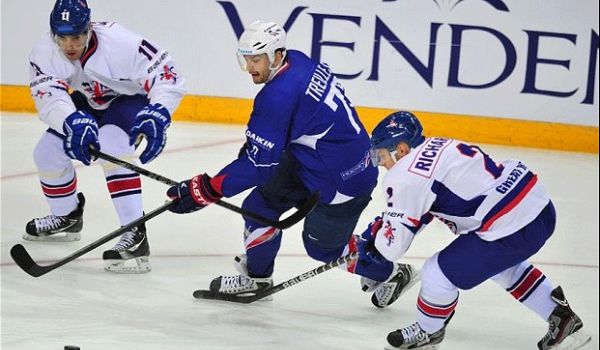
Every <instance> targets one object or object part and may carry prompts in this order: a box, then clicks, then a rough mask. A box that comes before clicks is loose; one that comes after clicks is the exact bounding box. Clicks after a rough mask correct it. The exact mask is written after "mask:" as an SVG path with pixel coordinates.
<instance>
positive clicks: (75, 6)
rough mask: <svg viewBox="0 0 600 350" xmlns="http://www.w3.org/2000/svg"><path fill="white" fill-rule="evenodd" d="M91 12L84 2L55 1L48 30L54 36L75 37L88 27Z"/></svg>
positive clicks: (77, 0)
mask: <svg viewBox="0 0 600 350" xmlns="http://www.w3.org/2000/svg"><path fill="white" fill-rule="evenodd" d="M90 14H91V10H90V8H89V7H88V5H87V2H86V0H56V3H55V4H54V8H53V9H52V12H51V13H50V29H51V30H52V34H55V35H77V34H81V33H83V32H85V31H86V30H87V29H88V27H89V25H90V21H91V20H90Z"/></svg>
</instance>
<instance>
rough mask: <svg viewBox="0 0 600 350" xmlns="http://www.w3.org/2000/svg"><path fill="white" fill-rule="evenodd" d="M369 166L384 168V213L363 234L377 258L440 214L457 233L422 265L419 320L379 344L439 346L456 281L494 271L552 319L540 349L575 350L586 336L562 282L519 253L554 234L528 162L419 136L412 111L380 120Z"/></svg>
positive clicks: (467, 285) (466, 282) (397, 250)
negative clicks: (556, 284) (496, 158)
mask: <svg viewBox="0 0 600 350" xmlns="http://www.w3.org/2000/svg"><path fill="white" fill-rule="evenodd" d="M371 147H372V148H371V155H372V157H373V164H378V165H380V166H383V167H385V168H386V169H387V170H388V173H387V174H386V175H385V178H384V181H383V182H384V183H383V188H385V189H386V211H385V213H384V214H383V218H376V219H375V221H374V223H373V224H372V225H370V227H369V229H368V230H367V231H366V232H365V233H366V234H363V237H364V238H365V240H364V241H362V242H361V244H360V252H361V254H362V255H363V256H366V257H368V258H370V259H372V260H374V261H381V260H386V259H387V260H390V261H395V260H397V259H399V258H400V257H402V256H403V255H404V253H405V252H406V251H407V249H408V248H409V246H410V244H411V242H412V240H413V238H414V237H415V236H416V235H417V234H419V233H420V232H421V230H422V229H423V228H424V227H425V225H426V224H428V223H429V222H431V220H432V219H433V218H434V217H437V218H438V219H440V220H441V221H442V222H444V223H445V224H446V225H447V226H448V227H449V228H450V229H451V230H452V231H453V232H454V233H455V234H457V235H458V237H457V238H456V239H455V240H454V241H452V243H450V244H449V245H448V246H447V247H446V248H444V249H442V250H441V251H440V252H438V253H436V254H435V255H433V256H432V257H430V258H429V259H427V261H426V262H425V264H424V265H423V268H422V270H421V290H420V292H419V297H418V300H417V310H418V312H417V322H415V323H414V324H412V325H410V326H408V327H405V328H402V329H398V330H396V331H394V332H392V333H390V334H389V335H388V337H387V341H388V346H387V347H386V349H437V348H438V345H439V344H440V343H441V342H442V340H443V339H444V334H445V329H446V326H447V324H448V322H449V321H450V319H451V318H452V316H453V315H454V309H455V308H456V305H457V304H458V295H459V292H458V290H459V289H463V290H468V289H471V288H473V287H475V286H478V285H479V284H481V283H482V282H484V281H486V280H488V279H490V278H491V279H492V280H493V281H495V282H496V283H498V284H499V285H500V286H501V287H502V288H504V289H505V290H506V291H507V292H509V293H511V294H512V295H513V297H515V299H517V300H518V301H520V302H521V303H523V304H524V305H525V306H527V307H528V308H530V309H531V310H533V311H534V312H536V313H537V314H538V315H540V317H541V318H542V319H544V320H547V321H548V323H549V326H548V333H547V334H546V335H545V336H544V337H543V338H542V339H541V340H540V341H539V342H538V344H537V345H538V348H539V349H577V348H579V347H581V346H583V345H584V344H586V343H587V342H589V341H590V339H591V338H590V336H589V335H587V334H585V333H584V332H583V331H582V330H581V328H582V327H583V323H582V322H581V319H580V318H579V317H578V316H577V315H576V314H575V313H574V312H573V310H571V308H570V306H569V303H568V302H567V299H566V298H565V296H564V294H563V291H562V289H561V287H556V288H555V287H554V286H553V285H552V283H551V282H550V280H549V279H548V278H546V276H545V275H544V274H543V272H542V271H540V270H539V269H538V268H536V267H534V266H532V265H531V264H530V263H529V262H528V261H527V260H526V259H528V258H529V257H531V256H532V255H533V254H535V253H536V252H537V251H538V250H539V249H540V248H541V247H542V246H543V245H544V243H545V242H546V240H547V239H548V238H550V236H551V235H552V233H553V232H554V225H555V220H556V216H555V212H554V206H553V205H552V202H551V201H550V198H549V197H548V194H547V193H546V191H545V190H544V188H543V187H542V185H541V183H540V182H539V181H538V178H537V175H535V174H534V173H533V172H532V171H531V170H530V169H529V168H528V167H527V166H526V165H525V164H523V163H521V162H520V161H517V160H508V161H504V162H502V163H501V164H498V163H495V162H494V161H493V160H492V159H491V158H490V157H489V156H488V155H487V154H486V153H484V152H483V151H482V150H481V149H480V148H479V147H477V146H474V145H468V144H465V143H463V142H461V141H458V140H452V139H445V138H440V137H432V138H425V137H424V136H423V135H422V127H421V124H420V123H419V120H418V119H417V118H416V117H415V116H414V115H413V114H411V113H409V112H396V113H393V114H391V115H389V116H388V117H386V118H385V119H383V120H382V121H381V122H380V123H379V124H378V125H377V126H376V127H375V129H374V130H373V134H372V137H371Z"/></svg>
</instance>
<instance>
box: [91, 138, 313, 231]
mask: <svg viewBox="0 0 600 350" xmlns="http://www.w3.org/2000/svg"><path fill="white" fill-rule="evenodd" d="M90 153H91V154H92V155H94V156H96V157H98V158H100V159H104V160H105V161H107V162H111V163H113V164H117V165H119V166H122V167H123V168H126V169H129V170H132V171H135V172H136V173H138V174H140V175H144V176H146V177H149V178H151V179H154V180H156V181H159V182H162V183H164V184H166V185H169V186H176V185H178V184H179V183H178V182H177V181H174V180H171V179H169V178H167V177H164V176H162V175H159V174H156V173H154V172H152V171H150V170H147V169H144V168H142V167H139V166H137V165H135V164H131V163H129V162H126V161H124V160H122V159H119V158H116V157H113V156H111V155H108V154H106V153H103V152H100V151H96V150H95V149H93V148H90ZM318 200H319V194H318V193H315V194H313V196H311V197H310V198H309V200H308V201H307V202H306V203H305V204H303V205H302V207H301V208H299V209H298V211H297V212H296V213H294V214H292V215H291V216H290V217H289V218H286V219H284V220H281V221H273V220H270V219H267V218H265V217H263V216H261V215H259V214H256V213H254V212H251V211H248V210H246V209H243V208H240V207H237V206H235V205H233V204H230V203H227V202H224V201H222V200H218V201H216V202H215V204H217V205H219V206H221V207H223V208H227V209H229V210H231V211H234V212H236V213H238V214H241V215H242V216H245V217H248V218H250V219H252V220H255V221H258V222H260V223H261V224H265V225H269V226H273V227H276V228H278V229H286V228H289V227H291V226H293V225H294V224H296V223H297V222H298V221H300V220H302V219H303V218H304V216H306V214H308V213H309V212H310V211H311V210H312V208H314V206H315V205H316V204H317V202H318Z"/></svg>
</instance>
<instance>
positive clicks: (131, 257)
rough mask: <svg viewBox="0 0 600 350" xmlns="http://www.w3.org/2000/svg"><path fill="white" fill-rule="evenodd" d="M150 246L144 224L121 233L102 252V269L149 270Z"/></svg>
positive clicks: (120, 271)
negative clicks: (114, 241)
mask: <svg viewBox="0 0 600 350" xmlns="http://www.w3.org/2000/svg"><path fill="white" fill-rule="evenodd" d="M149 255H150V246H149V245H148V236H147V235H146V226H145V225H143V224H142V225H140V226H138V227H136V228H133V229H131V230H130V231H127V232H125V233H123V235H121V239H120V240H119V242H117V244H115V246H114V247H112V248H111V249H109V250H107V251H105V252H104V254H102V259H103V260H104V269H105V270H107V271H112V272H117V273H145V272H150V270H151V269H152V266H151V265H150V261H149V260H148V256H149Z"/></svg>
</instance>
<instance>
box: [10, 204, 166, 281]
mask: <svg viewBox="0 0 600 350" xmlns="http://www.w3.org/2000/svg"><path fill="white" fill-rule="evenodd" d="M173 204H174V201H169V202H167V203H165V204H163V205H162V206H160V207H158V208H156V209H154V210H153V211H151V212H149V213H148V214H146V215H144V216H142V217H140V218H138V219H137V220H134V221H132V222H130V223H129V224H127V225H125V226H123V227H120V228H118V229H116V230H114V231H112V232H111V233H109V234H107V235H105V236H103V237H102V238H100V239H98V240H96V241H94V242H92V243H90V244H88V245H86V246H85V247H83V248H81V249H79V250H77V251H75V252H74V253H72V254H71V255H69V256H67V257H65V258H63V259H61V260H58V261H57V262H55V263H53V264H50V265H38V264H37V263H36V262H35V261H34V260H33V258H32V257H31V255H30V254H29V252H28V251H27V249H25V247H23V245H22V244H16V245H14V246H13V247H12V248H11V249H10V256H11V257H12V258H13V260H14V261H15V263H16V264H17V265H18V266H19V267H20V268H21V269H22V270H23V271H25V272H26V273H28V274H29V275H31V276H33V277H40V276H42V275H45V274H47V273H48V272H50V271H52V270H54V269H57V268H59V267H61V266H63V265H64V264H66V263H68V262H71V261H73V260H75V259H77V258H78V257H80V256H82V255H84V254H86V253H88V252H90V251H92V250H94V249H96V248H98V247H99V246H101V245H103V244H104V243H106V242H108V241H110V240H111V239H114V238H116V237H118V236H120V235H121V234H123V233H124V232H126V231H129V230H131V228H133V227H134V226H138V225H141V224H142V223H144V222H146V221H148V220H150V219H152V218H153V217H155V216H157V215H158V214H160V213H162V212H164V211H167V210H168V209H169V208H171V207H172V206H173Z"/></svg>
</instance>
